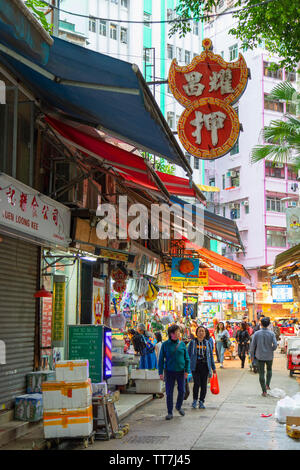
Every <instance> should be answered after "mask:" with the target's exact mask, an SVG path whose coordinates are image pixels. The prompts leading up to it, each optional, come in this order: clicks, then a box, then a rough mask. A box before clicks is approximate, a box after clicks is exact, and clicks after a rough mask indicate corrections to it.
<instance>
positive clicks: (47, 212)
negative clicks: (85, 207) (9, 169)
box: [0, 173, 71, 247]
mask: <svg viewBox="0 0 300 470" xmlns="http://www.w3.org/2000/svg"><path fill="white" fill-rule="evenodd" d="M0 225H3V226H5V227H7V228H8V229H12V230H16V231H18V232H21V233H24V234H27V235H29V236H31V237H34V238H36V239H38V240H41V241H46V242H48V243H51V244H53V245H61V246H65V247H67V246H68V245H69V243H70V241H71V239H70V226H71V211H70V209H69V208H68V207H66V206H64V205H62V204H60V203H59V202H57V201H54V200H53V199H50V198H49V197H47V196H44V195H43V194H41V193H39V192H38V191H35V190H34V189H32V188H30V187H29V186H26V185H25V184H23V183H20V182H19V181H17V180H15V179H14V178H11V177H10V176H7V175H6V174H4V173H0Z"/></svg>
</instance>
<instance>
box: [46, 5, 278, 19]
mask: <svg viewBox="0 0 300 470" xmlns="http://www.w3.org/2000/svg"><path fill="white" fill-rule="evenodd" d="M276 1H278V0H265V1H263V2H260V3H256V4H255V5H251V6H248V7H247V6H246V7H243V8H237V9H236V10H229V11H224V12H223V13H215V14H212V15H203V16H199V17H198V18H197V19H196V20H195V18H180V17H178V18H176V19H174V20H144V21H136V20H114V19H111V18H102V17H99V16H90V15H83V14H81V13H73V12H71V11H67V10H62V9H61V8H59V7H57V6H54V5H51V4H50V3H48V2H44V3H45V5H47V6H48V7H49V8H52V9H54V10H59V12H61V13H66V14H68V15H72V16H78V17H80V18H87V19H93V20H101V21H111V22H113V23H128V24H129V23H131V24H145V25H148V24H163V23H168V24H172V23H179V22H189V21H196V22H199V21H200V20H207V19H209V18H218V17H220V16H225V15H232V14H235V13H239V12H240V11H246V10H251V9H252V8H257V7H260V6H261V5H267V4H268V3H272V2H276Z"/></svg>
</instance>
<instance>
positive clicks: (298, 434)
mask: <svg viewBox="0 0 300 470" xmlns="http://www.w3.org/2000/svg"><path fill="white" fill-rule="evenodd" d="M286 433H287V435H288V436H290V437H292V438H293V439H300V417H299V416H287V417H286Z"/></svg>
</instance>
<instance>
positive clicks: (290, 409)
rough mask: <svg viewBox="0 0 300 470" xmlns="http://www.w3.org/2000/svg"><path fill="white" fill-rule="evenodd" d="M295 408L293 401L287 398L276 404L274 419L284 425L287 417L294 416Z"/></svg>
mask: <svg viewBox="0 0 300 470" xmlns="http://www.w3.org/2000/svg"><path fill="white" fill-rule="evenodd" d="M295 406H296V403H295V400H293V399H292V398H291V397H288V396H286V397H285V398H283V399H282V400H279V401H278V402H277V405H276V408H275V418H276V419H277V420H278V421H279V423H285V422H286V417H287V416H294V414H293V413H294V409H295Z"/></svg>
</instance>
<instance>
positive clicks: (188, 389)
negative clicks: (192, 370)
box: [183, 379, 190, 400]
mask: <svg viewBox="0 0 300 470" xmlns="http://www.w3.org/2000/svg"><path fill="white" fill-rule="evenodd" d="M189 396H190V386H189V383H188V379H185V392H184V398H183V399H184V400H187V399H188V397H189Z"/></svg>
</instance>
